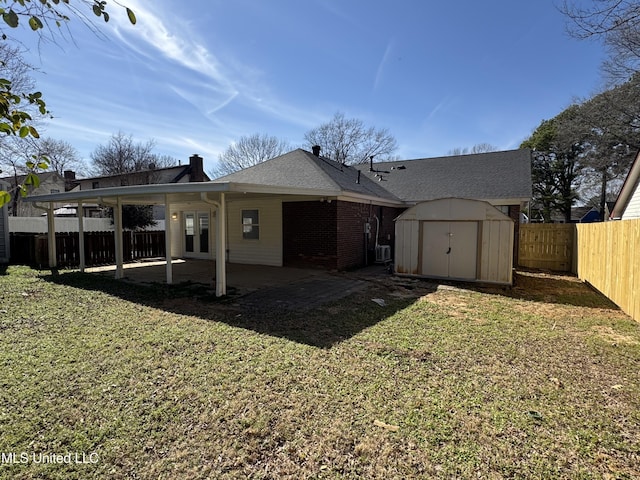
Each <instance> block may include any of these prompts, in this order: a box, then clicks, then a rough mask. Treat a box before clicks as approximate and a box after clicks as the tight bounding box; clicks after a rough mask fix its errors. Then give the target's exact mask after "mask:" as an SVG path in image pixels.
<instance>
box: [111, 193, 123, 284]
mask: <svg viewBox="0 0 640 480" xmlns="http://www.w3.org/2000/svg"><path fill="white" fill-rule="evenodd" d="M113 224H114V227H115V246H116V278H122V277H123V276H124V274H123V266H122V264H123V253H122V252H123V248H122V200H121V199H120V197H118V199H117V201H116V205H115V206H114V207H113Z"/></svg>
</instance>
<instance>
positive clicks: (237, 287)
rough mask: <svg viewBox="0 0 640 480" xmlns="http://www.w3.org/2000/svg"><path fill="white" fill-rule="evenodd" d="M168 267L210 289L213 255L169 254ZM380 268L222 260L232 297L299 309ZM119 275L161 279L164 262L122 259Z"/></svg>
mask: <svg viewBox="0 0 640 480" xmlns="http://www.w3.org/2000/svg"><path fill="white" fill-rule="evenodd" d="M115 268H116V267H115V265H109V266H102V267H91V268H87V269H85V271H86V272H87V273H98V274H103V275H109V276H111V275H113V274H114V273H115ZM172 268H173V283H174V284H180V283H183V282H191V283H197V284H203V285H205V286H207V287H209V288H211V289H212V290H214V287H215V284H214V276H215V271H216V266H215V261H212V260H195V259H188V260H184V259H174V260H173V261H172ZM384 271H385V269H384V266H383V265H375V266H371V267H369V268H365V269H362V270H358V271H356V272H351V273H345V272H328V271H326V270H318V269H305V268H289V267H270V266H265V265H244V264H234V263H228V264H227V285H228V286H229V287H230V290H231V291H232V292H233V296H234V297H242V303H243V304H245V305H246V306H250V307H251V306H253V307H256V308H258V307H262V308H264V307H268V308H274V307H279V308H286V309H296V310H301V309H302V310H304V309H306V308H312V307H314V306H317V305H320V304H323V303H327V302H330V301H335V300H339V299H340V298H344V297H345V296H347V295H350V294H351V293H354V292H356V291H358V290H362V289H364V288H365V287H366V286H367V285H368V282H367V277H373V276H376V275H385V273H384ZM123 280H124V281H129V282H134V283H140V284H147V285H149V284H155V283H159V284H163V283H165V282H166V270H165V262H164V261H163V260H154V261H140V262H134V263H128V264H125V265H124V277H123ZM230 293H231V292H230Z"/></svg>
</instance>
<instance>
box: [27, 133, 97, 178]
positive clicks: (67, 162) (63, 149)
mask: <svg viewBox="0 0 640 480" xmlns="http://www.w3.org/2000/svg"><path fill="white" fill-rule="evenodd" d="M31 142H33V143H34V147H35V149H37V152H38V153H36V155H38V156H44V157H47V158H48V159H49V170H51V171H54V172H56V173H57V174H58V175H60V176H64V172H65V170H72V171H74V172H76V173H80V174H83V173H84V172H85V170H86V165H85V163H84V162H83V161H82V160H81V159H80V154H79V153H78V150H76V148H75V147H74V146H73V145H71V144H70V143H69V142H66V141H64V140H56V139H54V138H50V137H47V138H43V139H41V140H31Z"/></svg>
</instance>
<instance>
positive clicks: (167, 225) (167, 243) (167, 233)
mask: <svg viewBox="0 0 640 480" xmlns="http://www.w3.org/2000/svg"><path fill="white" fill-rule="evenodd" d="M164 249H165V260H166V262H167V284H169V285H171V284H172V283H173V265H172V263H171V208H170V205H169V195H165V196H164Z"/></svg>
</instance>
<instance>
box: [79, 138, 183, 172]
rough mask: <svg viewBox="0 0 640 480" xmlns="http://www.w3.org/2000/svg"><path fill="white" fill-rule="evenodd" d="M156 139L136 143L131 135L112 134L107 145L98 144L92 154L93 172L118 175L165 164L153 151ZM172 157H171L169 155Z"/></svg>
mask: <svg viewBox="0 0 640 480" xmlns="http://www.w3.org/2000/svg"><path fill="white" fill-rule="evenodd" d="M155 145H156V144H155V141H153V140H148V141H147V142H146V143H135V142H134V141H133V137H132V136H131V135H125V134H124V133H122V132H118V133H116V134H114V135H112V136H111V138H110V139H109V142H108V143H107V144H106V145H98V146H97V147H96V149H95V150H94V151H93V153H92V154H91V160H92V162H93V172H94V173H95V174H96V175H118V174H122V173H133V172H139V171H141V170H147V169H148V168H149V166H150V165H154V166H155V167H156V168H161V167H164V166H169V165H164V164H163V163H157V162H159V161H160V162H162V161H163V159H166V158H167V157H160V156H158V155H155V154H154V153H153V149H154V147H155ZM168 158H171V157H168Z"/></svg>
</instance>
